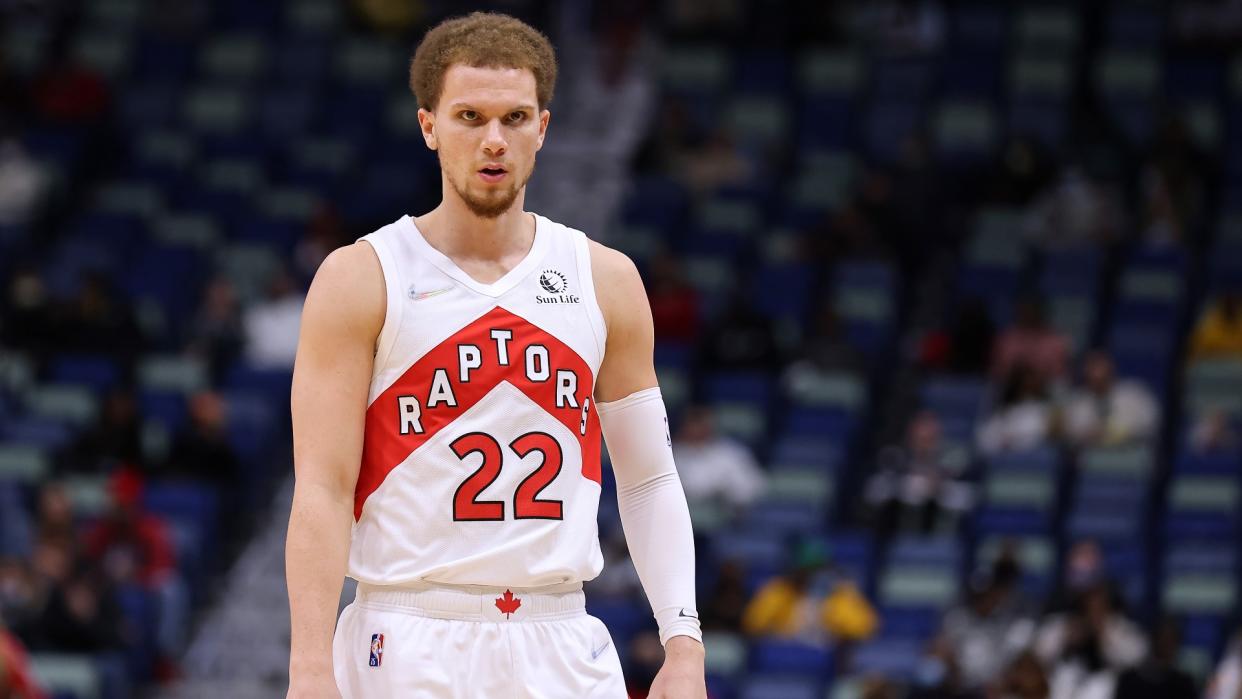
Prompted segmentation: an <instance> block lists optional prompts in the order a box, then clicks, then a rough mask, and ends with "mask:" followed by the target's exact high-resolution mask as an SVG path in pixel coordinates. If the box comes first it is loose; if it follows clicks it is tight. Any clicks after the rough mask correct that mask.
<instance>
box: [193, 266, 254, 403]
mask: <svg viewBox="0 0 1242 699" xmlns="http://www.w3.org/2000/svg"><path fill="white" fill-rule="evenodd" d="M243 342H244V330H243V327H242V318H241V307H240V305H239V304H238V301H237V291H236V289H234V288H233V284H232V282H230V281H229V280H228V279H225V278H224V277H217V278H216V279H213V280H212V281H211V282H210V283H209V284H208V285H207V289H206V291H205V292H204V293H203V305H202V307H200V308H199V310H198V315H197V316H196V317H195V319H194V323H193V325H192V326H191V330H190V339H189V343H188V346H187V347H186V350H187V351H188V352H189V353H190V354H192V355H195V356H198V357H201V358H202V359H203V360H205V361H206V362H207V364H208V366H209V367H210V368H211V375H212V377H213V378H214V379H216V380H219V379H221V378H222V377H223V376H224V373H225V371H226V370H227V369H228V367H229V366H231V365H232V363H233V360H234V359H236V358H237V356H238V355H239V354H241V349H242V346H243Z"/></svg>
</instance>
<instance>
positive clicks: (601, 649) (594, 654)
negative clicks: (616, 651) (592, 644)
mask: <svg viewBox="0 0 1242 699" xmlns="http://www.w3.org/2000/svg"><path fill="white" fill-rule="evenodd" d="M610 645H612V641H604V645H602V646H600V647H599V648H596V649H595V650H593V651H591V660H595V659H597V658H599V654H600V653H603V652H604V651H605V650H607V649H608V646H610Z"/></svg>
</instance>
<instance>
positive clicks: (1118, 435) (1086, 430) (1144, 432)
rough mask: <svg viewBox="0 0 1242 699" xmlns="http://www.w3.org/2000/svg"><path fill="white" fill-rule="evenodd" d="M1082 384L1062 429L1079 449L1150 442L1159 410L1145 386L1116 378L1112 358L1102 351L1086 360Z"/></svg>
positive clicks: (1069, 404) (1072, 396)
mask: <svg viewBox="0 0 1242 699" xmlns="http://www.w3.org/2000/svg"><path fill="white" fill-rule="evenodd" d="M1082 379H1083V384H1082V386H1080V387H1079V388H1077V389H1076V390H1075V391H1074V392H1073V393H1071V394H1070V396H1069V399H1068V401H1067V402H1066V405H1065V416H1064V424H1063V427H1064V429H1065V434H1066V436H1067V437H1068V438H1069V441H1070V443H1071V444H1073V445H1075V446H1078V447H1085V446H1111V445H1116V444H1124V443H1127V442H1139V441H1146V440H1150V439H1152V438H1153V437H1154V436H1155V433H1156V429H1157V428H1158V427H1159V426H1160V407H1159V405H1157V404H1156V398H1155V396H1153V395H1152V393H1151V391H1150V390H1148V388H1147V387H1146V386H1145V385H1143V383H1141V382H1139V381H1134V380H1126V379H1122V380H1120V381H1118V380H1117V379H1116V376H1115V369H1114V366H1113V359H1112V357H1111V356H1109V354H1108V353H1107V352H1105V351H1103V350H1096V351H1093V352H1090V353H1089V354H1087V356H1086V357H1084V358H1083V365H1082Z"/></svg>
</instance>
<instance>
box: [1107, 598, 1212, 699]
mask: <svg viewBox="0 0 1242 699" xmlns="http://www.w3.org/2000/svg"><path fill="white" fill-rule="evenodd" d="M1151 638H1152V648H1151V653H1150V654H1149V655H1148V656H1147V659H1146V660H1144V661H1143V663H1142V664H1141V665H1138V666H1137V667H1133V668H1130V669H1129V670H1126V671H1125V672H1123V673H1121V678H1120V679H1119V680H1117V693H1116V694H1115V695H1114V698H1113V699H1195V698H1196V697H1197V696H1198V693H1197V691H1196V688H1195V681H1194V679H1193V678H1191V676H1190V674H1189V673H1187V672H1186V671H1185V670H1182V669H1179V668H1178V667H1177V656H1178V651H1179V650H1180V646H1181V642H1182V639H1181V629H1180V628H1178V624H1177V621H1176V620H1174V619H1170V618H1164V619H1161V620H1160V623H1159V624H1158V625H1157V626H1156V628H1155V629H1154V631H1153V632H1152V637H1151Z"/></svg>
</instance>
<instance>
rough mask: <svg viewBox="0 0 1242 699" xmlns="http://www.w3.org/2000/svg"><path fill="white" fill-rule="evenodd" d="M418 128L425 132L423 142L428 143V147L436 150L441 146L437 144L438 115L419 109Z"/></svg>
mask: <svg viewBox="0 0 1242 699" xmlns="http://www.w3.org/2000/svg"><path fill="white" fill-rule="evenodd" d="M418 126H419V128H420V129H421V130H422V132H423V142H424V143H426V144H427V147H428V148H430V149H431V150H436V148H438V147H439V146H438V144H437V143H436V115H435V113H434V112H429V111H427V110H426V109H423V108H422V107H419V109H418Z"/></svg>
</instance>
